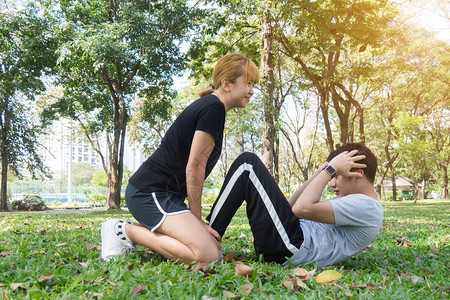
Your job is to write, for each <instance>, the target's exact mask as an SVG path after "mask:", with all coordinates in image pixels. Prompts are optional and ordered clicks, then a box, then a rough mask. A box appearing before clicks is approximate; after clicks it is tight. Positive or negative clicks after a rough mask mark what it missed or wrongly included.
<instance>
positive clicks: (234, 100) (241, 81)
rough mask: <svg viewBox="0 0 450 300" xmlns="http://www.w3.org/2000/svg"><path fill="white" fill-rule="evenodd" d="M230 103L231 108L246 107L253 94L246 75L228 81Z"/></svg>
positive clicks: (251, 85) (251, 84)
mask: <svg viewBox="0 0 450 300" xmlns="http://www.w3.org/2000/svg"><path fill="white" fill-rule="evenodd" d="M229 86H230V104H231V108H234V107H242V108H244V107H246V106H247V104H248V103H249V102H250V98H251V97H252V96H253V94H254V91H253V86H254V84H253V83H252V82H248V83H247V82H246V75H245V74H243V75H241V76H239V77H238V78H237V79H236V81H235V82H234V83H230V85H229Z"/></svg>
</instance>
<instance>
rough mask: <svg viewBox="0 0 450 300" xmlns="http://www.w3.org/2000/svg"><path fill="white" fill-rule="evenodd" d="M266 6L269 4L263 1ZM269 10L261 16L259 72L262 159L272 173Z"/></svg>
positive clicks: (272, 104) (273, 124) (272, 143)
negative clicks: (260, 74) (262, 115)
mask: <svg viewBox="0 0 450 300" xmlns="http://www.w3.org/2000/svg"><path fill="white" fill-rule="evenodd" d="M265 5H266V8H269V6H270V4H269V3H265ZM268 11H269V10H268V9H266V13H265V14H264V15H263V18H262V37H263V40H262V52H261V73H262V82H261V88H262V94H263V101H264V133H263V161H264V164H265V165H266V167H267V169H268V170H269V172H270V174H272V175H273V174H274V150H275V149H274V148H275V133H276V131H275V122H274V115H275V113H274V89H275V78H274V63H273V44H272V39H273V32H272V20H271V16H270V12H268Z"/></svg>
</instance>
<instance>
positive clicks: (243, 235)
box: [239, 232, 248, 240]
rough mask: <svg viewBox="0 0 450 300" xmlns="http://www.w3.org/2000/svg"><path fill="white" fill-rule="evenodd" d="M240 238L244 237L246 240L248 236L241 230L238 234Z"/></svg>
mask: <svg viewBox="0 0 450 300" xmlns="http://www.w3.org/2000/svg"><path fill="white" fill-rule="evenodd" d="M239 238H240V239H242V238H244V239H247V240H248V236H246V235H245V234H244V233H243V232H242V233H241V235H240V236H239Z"/></svg>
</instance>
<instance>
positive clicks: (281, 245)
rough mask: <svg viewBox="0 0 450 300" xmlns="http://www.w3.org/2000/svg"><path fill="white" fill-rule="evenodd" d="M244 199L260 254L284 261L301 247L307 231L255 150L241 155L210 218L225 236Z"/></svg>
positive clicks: (256, 247)
mask: <svg viewBox="0 0 450 300" xmlns="http://www.w3.org/2000/svg"><path fill="white" fill-rule="evenodd" d="M244 200H245V201H247V217H248V220H249V223H250V227H251V230H252V233H253V237H254V246H255V252H256V254H257V255H258V256H259V255H260V254H263V257H264V260H265V261H274V262H277V263H284V262H285V261H286V258H289V257H291V256H292V255H293V254H294V253H295V252H296V251H297V250H298V249H299V248H300V246H301V244H302V242H303V233H302V230H301V228H300V223H299V219H298V218H297V217H296V216H295V215H294V214H293V213H292V211H291V206H290V205H289V203H288V201H287V200H286V198H285V197H284V195H283V193H282V192H281V191H280V188H279V187H278V185H277V184H276V182H275V181H274V179H273V178H272V176H271V175H270V173H269V171H268V170H267V169H266V167H265V166H264V164H263V163H262V161H261V160H260V159H259V158H258V156H257V155H255V154H253V153H244V154H241V155H240V156H239V157H238V158H237V159H236V160H235V161H234V162H233V164H232V165H231V167H230V170H229V171H228V174H227V176H226V177H225V182H224V184H223V186H222V190H221V191H220V194H219V197H218V198H217V200H216V202H215V203H214V205H213V207H212V209H211V213H210V215H209V216H208V217H207V220H209V221H210V225H211V227H212V228H213V229H215V230H216V231H217V232H218V233H219V234H220V235H221V236H223V234H224V233H225V230H226V228H227V226H228V225H229V224H230V221H231V219H232V218H233V216H234V214H235V213H236V211H237V210H238V208H239V207H240V206H241V204H242V202H243V201H244Z"/></svg>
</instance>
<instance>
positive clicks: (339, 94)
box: [275, 0, 396, 151]
mask: <svg viewBox="0 0 450 300" xmlns="http://www.w3.org/2000/svg"><path fill="white" fill-rule="evenodd" d="M286 4H287V5H284V6H283V5H282V4H281V3H279V4H278V5H279V7H280V10H281V11H282V18H279V19H278V20H279V21H278V22H277V26H276V28H277V29H278V30H277V32H276V33H275V35H276V36H277V39H278V40H279V42H280V43H281V44H282V46H283V51H284V53H285V54H286V55H287V56H289V57H291V58H292V59H293V60H294V61H296V62H297V63H298V64H299V65H300V66H301V68H302V69H303V71H304V74H305V75H306V77H307V78H308V79H309V80H310V82H311V83H312V84H313V86H314V87H315V88H316V90H317V93H318V94H319V96H320V100H321V101H320V107H321V110H322V116H323V121H324V125H325V129H326V133H327V140H326V141H327V147H328V150H329V151H332V150H333V149H334V137H333V129H332V122H331V120H330V108H334V110H335V112H336V114H337V116H338V118H339V123H338V126H339V128H340V136H339V143H341V144H343V143H346V142H348V140H349V128H348V124H349V120H350V113H351V111H352V110H353V109H354V110H355V113H356V114H357V115H358V118H359V134H360V140H361V141H362V142H364V141H365V133H364V124H363V108H362V106H361V104H360V102H359V101H357V99H355V94H354V93H352V84H353V83H354V82H355V81H356V79H357V77H358V76H368V75H369V74H368V73H367V72H368V71H370V68H368V67H365V68H360V66H361V65H365V63H364V62H363V61H360V62H358V61H353V63H352V66H353V68H356V69H354V70H350V72H349V65H348V64H346V63H345V60H346V59H347V58H348V57H350V56H353V55H354V54H355V53H358V52H364V51H370V50H371V49H373V48H376V47H377V46H378V45H379V43H380V42H381V41H382V40H383V37H384V35H385V33H386V31H387V29H388V27H389V26H388V25H389V24H390V22H391V21H392V20H393V16H394V14H395V12H396V10H395V8H394V7H393V6H392V4H391V3H389V2H388V1H384V0H366V1H345V0H319V1H295V2H287V3H286ZM355 71H357V72H355ZM355 77H356V78H355Z"/></svg>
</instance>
